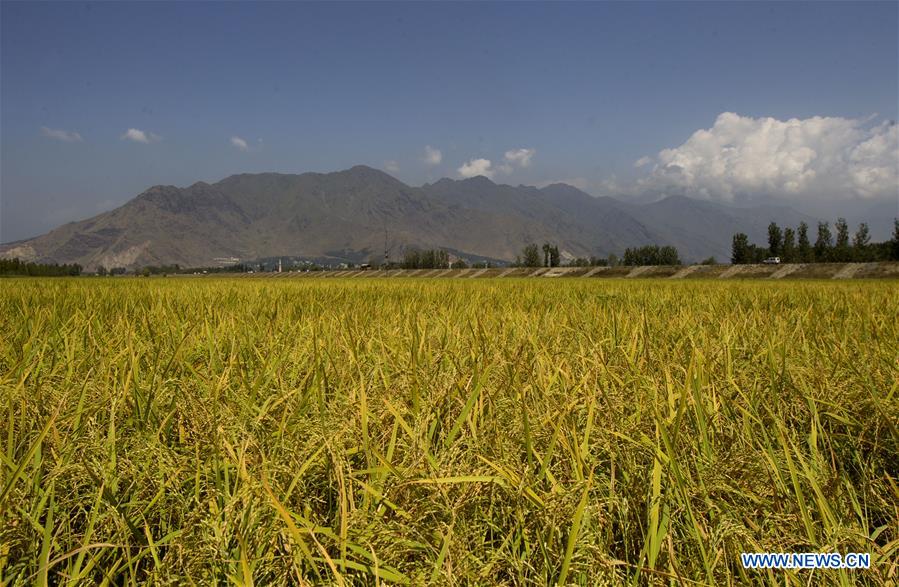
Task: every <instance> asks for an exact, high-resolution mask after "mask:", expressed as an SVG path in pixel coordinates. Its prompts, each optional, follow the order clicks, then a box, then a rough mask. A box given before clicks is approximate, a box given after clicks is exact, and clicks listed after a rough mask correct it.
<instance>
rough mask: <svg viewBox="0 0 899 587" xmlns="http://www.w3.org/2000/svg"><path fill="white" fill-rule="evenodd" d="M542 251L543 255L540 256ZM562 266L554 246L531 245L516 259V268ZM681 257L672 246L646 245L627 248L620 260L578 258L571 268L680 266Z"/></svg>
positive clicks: (557, 249) (613, 258)
mask: <svg viewBox="0 0 899 587" xmlns="http://www.w3.org/2000/svg"><path fill="white" fill-rule="evenodd" d="M541 250H542V253H543V254H542V255H541V254H540V253H541ZM561 264H562V259H561V254H560V253H559V247H558V246H557V245H554V244H550V243H544V244H543V247H542V249H541V247H538V246H537V245H536V244H534V243H531V244H529V245H527V246H525V248H524V249H523V250H522V252H521V255H518V256H517V257H516V258H515V264H514V266H516V267H559V266H560V265H561ZM680 264H681V260H680V255H679V254H678V252H677V249H676V248H675V247H672V246H663V247H660V246H658V245H646V246H642V247H633V248H627V249H625V250H624V257H623V258H621V259H620V260H619V258H618V256H617V255H615V254H611V255H609V257H608V258H607V259H600V258H599V257H589V258H586V257H578V258H577V259H573V260H572V261H571V262H569V264H568V265H569V267H605V266H613V267H614V266H616V265H680Z"/></svg>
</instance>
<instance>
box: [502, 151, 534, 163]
mask: <svg viewBox="0 0 899 587" xmlns="http://www.w3.org/2000/svg"><path fill="white" fill-rule="evenodd" d="M536 153H537V150H536V149H513V150H511V151H506V154H505V159H506V161H507V162H508V163H509V164H511V165H518V166H519V167H528V166H529V165H530V164H531V159H532V158H533V157H534V155H535V154H536Z"/></svg>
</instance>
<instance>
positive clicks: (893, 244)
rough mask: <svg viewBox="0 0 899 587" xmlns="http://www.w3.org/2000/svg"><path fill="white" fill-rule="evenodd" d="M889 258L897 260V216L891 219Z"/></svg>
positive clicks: (898, 230)
mask: <svg viewBox="0 0 899 587" xmlns="http://www.w3.org/2000/svg"><path fill="white" fill-rule="evenodd" d="M890 260H891V261H899V218H894V219H893V238H892V239H891V240H890Z"/></svg>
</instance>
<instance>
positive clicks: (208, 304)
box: [0, 279, 899, 585]
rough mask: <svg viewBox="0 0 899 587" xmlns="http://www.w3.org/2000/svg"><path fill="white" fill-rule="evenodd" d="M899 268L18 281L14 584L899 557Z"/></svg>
mask: <svg viewBox="0 0 899 587" xmlns="http://www.w3.org/2000/svg"><path fill="white" fill-rule="evenodd" d="M897 291H899V290H897V288H896V286H895V285H892V284H890V283H883V282H881V283H877V282H851V283H808V282H806V283H796V282H792V283H780V282H778V283H752V282H741V283H721V282H709V281H688V282H676V283H671V282H669V283H660V282H648V281H639V280H637V281H634V282H612V281H592V280H580V281H577V282H576V281H574V280H571V281H564V282H560V281H554V280H546V281H545V282H536V281H534V280H531V281H526V280H509V279H504V280H501V281H499V280H477V281H466V280H451V281H449V280H448V281H415V282H390V281H386V280H377V279H375V280H366V281H364V282H362V281H354V280H350V281H346V280H339V279H338V280H334V281H328V282H309V281H305V282H304V281H296V282H281V281H279V282H271V281H257V280H240V281H233V280H227V279H221V280H219V279H208V280H164V279H149V280H139V279H59V280H27V279H21V280H20V279H11V280H5V281H3V282H2V288H0V327H2V330H0V332H2V333H3V336H2V342H0V402H2V403H0V414H2V421H0V435H2V440H0V447H2V460H3V463H2V469H3V475H2V483H0V491H2V493H0V583H13V584H19V583H23V584H29V583H35V584H48V583H52V584H72V585H76V584H116V585H119V584H126V583H127V584H135V583H153V584H178V583H184V582H188V581H191V582H194V583H196V584H210V583H213V582H217V583H223V582H232V583H237V584H247V585H249V584H254V583H255V584H260V585H262V584H304V583H308V584H321V583H325V584H346V585H356V584H391V583H408V584H458V585H462V584H466V585H476V584H478V585H479V584H504V585H525V584H528V585H544V584H580V585H596V584H621V583H631V584H663V583H664V584H675V585H679V584H682V585H694V584H703V585H728V584H746V583H765V584H778V585H784V584H787V585H800V584H801V585H805V584H808V583H814V584H834V585H836V584H850V583H855V582H864V583H868V584H875V585H887V584H895V582H896V581H897V580H899V568H897V565H899V563H897V559H899V514H897V508H899V506H897V504H899V449H897V447H899V433H897V422H899V401H897V394H899V383H897V380H899V378H897V372H899V365H897V357H899V320H897V315H899V311H897V301H896V300H897V295H896V294H897ZM810 550H815V551H819V550H821V551H825V550H827V551H829V550H834V551H837V552H840V553H845V552H870V553H871V558H872V569H870V570H867V571H832V570H827V571H824V570H819V571H802V572H794V571H789V572H787V571H745V570H743V569H742V567H741V566H740V559H739V554H740V552H742V551H810Z"/></svg>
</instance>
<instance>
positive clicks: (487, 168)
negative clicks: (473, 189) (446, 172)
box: [458, 159, 494, 177]
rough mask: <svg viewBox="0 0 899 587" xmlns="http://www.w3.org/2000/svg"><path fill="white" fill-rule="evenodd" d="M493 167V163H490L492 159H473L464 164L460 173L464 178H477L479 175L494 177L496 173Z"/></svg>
mask: <svg viewBox="0 0 899 587" xmlns="http://www.w3.org/2000/svg"><path fill="white" fill-rule="evenodd" d="M492 166H493V163H491V162H490V159H471V160H470V161H468V162H467V163H464V164H463V165H462V167H460V168H459V169H458V171H459V175H461V176H462V177H476V176H478V175H483V176H484V177H493V173H494V171H493V169H492Z"/></svg>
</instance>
